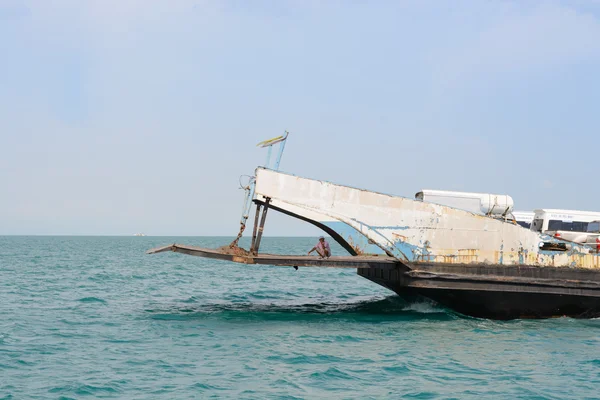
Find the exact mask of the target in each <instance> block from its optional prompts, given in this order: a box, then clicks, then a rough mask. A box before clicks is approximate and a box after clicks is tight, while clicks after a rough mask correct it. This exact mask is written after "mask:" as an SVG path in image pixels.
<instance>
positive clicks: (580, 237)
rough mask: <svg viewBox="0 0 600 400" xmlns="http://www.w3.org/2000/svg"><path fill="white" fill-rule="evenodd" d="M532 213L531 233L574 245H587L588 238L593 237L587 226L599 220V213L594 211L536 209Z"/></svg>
mask: <svg viewBox="0 0 600 400" xmlns="http://www.w3.org/2000/svg"><path fill="white" fill-rule="evenodd" d="M534 213H535V216H534V217H533V222H532V223H531V230H532V231H534V232H539V233H546V234H548V235H550V236H554V237H557V238H560V239H563V240H568V241H570V242H576V243H588V237H593V236H594V233H592V232H588V225H589V224H590V223H591V222H594V221H598V220H600V212H594V211H579V210H557V209H538V210H534Z"/></svg>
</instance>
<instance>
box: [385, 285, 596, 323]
mask: <svg viewBox="0 0 600 400" xmlns="http://www.w3.org/2000/svg"><path fill="white" fill-rule="evenodd" d="M395 292H396V293H397V294H398V295H399V296H400V297H402V298H404V299H406V300H409V301H412V300H414V299H415V297H425V298H428V299H431V300H433V301H435V302H437V303H439V304H441V305H443V306H445V307H448V308H450V309H452V310H454V311H456V312H458V313H461V314H464V315H468V316H471V317H477V318H489V319H497V320H509V319H517V318H555V317H572V318H598V317H600V298H597V297H583V296H570V295H555V294H542V293H511V292H487V291H472V290H452V289H416V290H415V289H410V288H399V289H398V290H397V291H395Z"/></svg>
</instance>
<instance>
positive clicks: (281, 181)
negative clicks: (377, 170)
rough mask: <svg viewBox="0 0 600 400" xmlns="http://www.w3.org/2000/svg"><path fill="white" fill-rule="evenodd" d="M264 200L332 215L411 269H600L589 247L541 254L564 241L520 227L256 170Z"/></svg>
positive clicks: (364, 191) (477, 216) (316, 213)
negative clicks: (544, 246)
mask: <svg viewBox="0 0 600 400" xmlns="http://www.w3.org/2000/svg"><path fill="white" fill-rule="evenodd" d="M256 194H257V195H260V196H264V197H269V198H271V199H272V200H273V201H277V202H279V204H280V205H284V206H285V205H288V206H289V207H294V208H295V210H296V211H298V210H301V211H302V212H304V213H305V215H310V214H311V213H312V215H313V216H316V217H319V218H320V219H317V220H322V217H323V216H326V217H327V218H332V219H334V220H337V221H341V222H344V223H346V224H347V225H350V226H352V227H353V228H355V229H356V230H357V231H359V232H360V233H361V234H363V235H364V236H366V237H367V238H368V239H370V240H372V241H373V242H374V243H375V244H377V245H378V246H379V247H380V248H382V249H383V250H384V251H386V252H387V253H388V254H390V255H392V256H394V257H396V258H397V259H398V260H401V261H404V262H406V263H409V264H410V263H413V262H432V263H465V264H469V263H473V264H500V265H537V266H557V267H558V266H564V267H582V268H600V261H599V260H600V258H599V257H598V255H596V254H590V253H589V249H588V248H585V247H583V246H578V245H576V244H568V246H569V249H568V250H567V251H548V250H540V247H539V246H540V244H541V243H542V242H560V241H558V240H556V239H553V238H551V237H548V236H545V235H540V234H538V233H536V232H533V231H530V230H528V229H525V228H522V227H520V226H518V225H514V224H511V223H508V222H504V221H500V220H497V219H494V218H491V217H486V216H482V215H477V214H474V213H471V212H467V211H463V210H459V209H456V208H451V207H447V206H442V205H438V204H433V203H428V202H422V201H415V200H412V199H407V198H403V197H398V196H390V195H386V194H381V193H376V192H370V191H366V190H362V189H357V188H352V187H348V186H342V185H337V184H333V183H330V182H326V181H319V180H314V179H308V178H302V177H298V176H294V175H289V174H284V173H281V172H277V171H272V170H267V169H263V168H259V169H257V171H256ZM274 204H275V203H274ZM282 208H285V207H282ZM296 213H298V212H296ZM301 215H302V214H301ZM309 218H310V217H309Z"/></svg>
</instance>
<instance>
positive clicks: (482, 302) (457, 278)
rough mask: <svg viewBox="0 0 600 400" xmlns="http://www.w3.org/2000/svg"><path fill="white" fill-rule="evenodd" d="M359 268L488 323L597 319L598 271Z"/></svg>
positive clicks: (406, 294) (404, 292)
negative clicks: (538, 319)
mask: <svg viewBox="0 0 600 400" xmlns="http://www.w3.org/2000/svg"><path fill="white" fill-rule="evenodd" d="M414 268H415V269H405V268H399V269H398V270H395V271H394V270H383V269H379V268H370V269H359V270H358V274H359V275H361V276H363V277H364V278H367V279H369V280H371V281H373V282H375V283H377V284H379V285H381V286H384V287H386V288H388V289H390V290H392V291H394V292H396V293H397V294H398V295H399V296H401V297H403V298H405V299H407V300H414V298H415V297H425V298H428V299H431V300H433V301H436V302H438V303H439V304H441V305H443V306H445V307H448V308H450V309H452V310H454V311H456V312H459V313H461V314H464V315H468V316H472V317H478V318H490V319H499V320H507V319H516V318H553V317H563V316H567V317H573V318H597V317H600V273H599V272H596V271H593V270H589V269H587V270H586V269H570V268H564V267H563V268H550V267H545V268H540V267H510V266H480V267H478V266H467V265H451V264H446V265H432V264H429V265H419V266H414Z"/></svg>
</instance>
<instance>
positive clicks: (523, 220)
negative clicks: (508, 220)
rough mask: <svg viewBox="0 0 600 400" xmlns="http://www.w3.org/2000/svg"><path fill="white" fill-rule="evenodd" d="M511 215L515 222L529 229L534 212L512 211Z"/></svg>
mask: <svg viewBox="0 0 600 400" xmlns="http://www.w3.org/2000/svg"><path fill="white" fill-rule="evenodd" d="M512 215H513V217H515V221H516V222H517V224H519V225H521V226H522V227H523V228H527V229H529V228H531V223H532V222H533V217H534V216H535V213H534V212H533V211H513V213H512Z"/></svg>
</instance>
